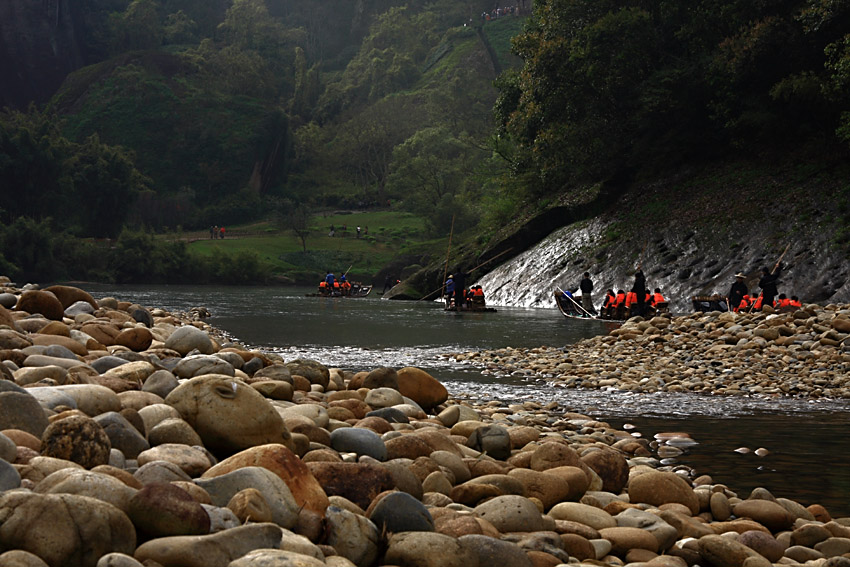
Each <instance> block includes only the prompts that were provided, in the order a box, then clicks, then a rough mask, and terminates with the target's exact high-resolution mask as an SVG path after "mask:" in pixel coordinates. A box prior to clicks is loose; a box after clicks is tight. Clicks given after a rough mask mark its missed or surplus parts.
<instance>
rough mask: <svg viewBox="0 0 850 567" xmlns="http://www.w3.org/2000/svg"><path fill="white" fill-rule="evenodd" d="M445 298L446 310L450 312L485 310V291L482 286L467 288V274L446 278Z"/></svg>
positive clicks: (459, 273)
mask: <svg viewBox="0 0 850 567" xmlns="http://www.w3.org/2000/svg"><path fill="white" fill-rule="evenodd" d="M444 296H445V299H446V309H449V310H452V309H454V310H463V309H467V310H476V309H484V307H485V302H484V290H483V289H482V288H481V286H480V285H473V286H471V287H469V288H466V274H463V273H461V272H458V273H457V274H449V277H448V278H446V283H445V292H444Z"/></svg>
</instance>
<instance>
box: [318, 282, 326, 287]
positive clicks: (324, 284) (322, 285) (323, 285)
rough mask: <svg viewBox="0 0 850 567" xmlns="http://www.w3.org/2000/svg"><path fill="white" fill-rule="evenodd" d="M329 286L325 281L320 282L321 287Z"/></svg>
mask: <svg viewBox="0 0 850 567" xmlns="http://www.w3.org/2000/svg"><path fill="white" fill-rule="evenodd" d="M327 286H328V284H327V282H325V281H321V282H319V287H321V288H325V287H327Z"/></svg>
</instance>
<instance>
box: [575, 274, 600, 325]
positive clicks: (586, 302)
mask: <svg viewBox="0 0 850 567" xmlns="http://www.w3.org/2000/svg"><path fill="white" fill-rule="evenodd" d="M578 287H579V289H581V306H582V307H584V310H585V311H587V312H588V313H592V314H593V315H595V314H596V309H594V308H593V282H592V281H590V272H585V273H584V277H583V278H581V282H579V284H578Z"/></svg>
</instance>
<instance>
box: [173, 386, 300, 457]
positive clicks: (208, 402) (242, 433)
mask: <svg viewBox="0 0 850 567" xmlns="http://www.w3.org/2000/svg"><path fill="white" fill-rule="evenodd" d="M165 403H166V404H168V405H170V406H172V407H173V408H174V409H176V410H177V411H178V412H180V416H181V417H182V418H183V419H184V420H185V421H186V422H187V423H189V425H191V426H192V427H193V428H194V429H195V431H197V433H198V435H200V436H201V439H203V441H204V446H205V447H207V448H208V449H209V450H211V451H213V452H214V453H215V452H218V453H219V454H220V455H232V454H233V453H236V452H238V451H242V450H244V449H248V448H250V447H254V446H256V445H265V444H267V443H280V444H281V445H285V446H286V447H288V448H289V449H294V445H293V443H292V436H291V435H290V433H289V431H288V430H287V429H286V426H285V425H284V423H283V418H281V417H280V414H279V413H278V412H277V411H276V410H275V408H274V406H272V405H271V403H270V402H269V401H268V400H266V399H265V398H264V397H263V396H262V394H260V393H259V392H257V391H256V390H255V389H253V388H251V387H250V386H248V385H247V384H245V383H244V382H242V381H241V380H237V379H235V378H231V377H230V376H223V375H219V374H208V375H206V376H198V377H197V378H192V379H191V380H188V381H187V382H184V383H183V384H181V385H180V386H178V387H177V388H175V389H174V390H172V391H171V393H170V394H168V397H166V398H165Z"/></svg>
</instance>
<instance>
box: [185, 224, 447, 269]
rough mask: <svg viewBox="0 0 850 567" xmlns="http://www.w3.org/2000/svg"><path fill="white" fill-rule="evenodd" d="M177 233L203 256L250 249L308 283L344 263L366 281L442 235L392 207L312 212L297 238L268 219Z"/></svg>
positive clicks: (438, 241)
mask: <svg viewBox="0 0 850 567" xmlns="http://www.w3.org/2000/svg"><path fill="white" fill-rule="evenodd" d="M331 227H333V228H334V234H333V236H332V235H331ZM357 227H360V235H359V237H358V234H357ZM170 236H172V237H173V236H174V235H170ZM179 237H180V238H185V239H186V240H188V241H189V250H190V251H191V252H193V253H197V254H200V255H202V256H204V257H215V256H216V255H219V254H222V253H225V254H233V255H236V254H256V255H257V256H258V258H259V260H260V261H261V262H263V263H264V264H266V265H267V266H268V267H269V270H270V272H271V274H272V275H273V276H274V277H276V278H280V279H286V280H291V281H293V282H295V283H299V284H310V283H312V282H313V281H314V280H316V279H317V278H319V277H321V276H322V275H323V274H324V272H325V271H326V270H332V271H339V272H345V271H346V269H347V268H349V267H350V272H349V274H350V276H351V277H352V278H353V279H360V280H363V281H367V282H371V281H372V278H373V277H374V276H375V274H377V273H378V272H379V271H381V270H382V269H383V268H384V267H385V266H386V265H388V264H390V263H391V262H392V261H393V260H394V259H396V258H398V257H400V256H401V257H403V256H406V255H407V256H415V255H417V254H422V253H424V252H427V251H429V250H431V249H433V248H434V247H436V246H441V245H442V244H441V243H442V241H443V240H444V239H431V238H428V235H427V233H426V229H425V221H424V219H423V218H421V217H418V216H416V215H413V214H411V213H406V212H394V211H368V212H348V211H334V212H329V213H323V214H319V215H315V216H313V217H311V218H310V219H309V221H308V226H307V227H306V236H305V238H304V241H303V242H302V240H301V238H300V237H299V236H298V235H296V234H295V232H294V231H292V230H290V229H287V228H284V227H282V226H281V225H279V224H276V223H274V222H273V221H271V220H267V221H262V222H257V223H252V224H248V225H241V226H235V227H232V228H231V227H226V230H225V238H224V239H219V238H216V239H211V238H210V233H209V232H208V231H196V232H188V233H183V234H181V235H180V236H179Z"/></svg>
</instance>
